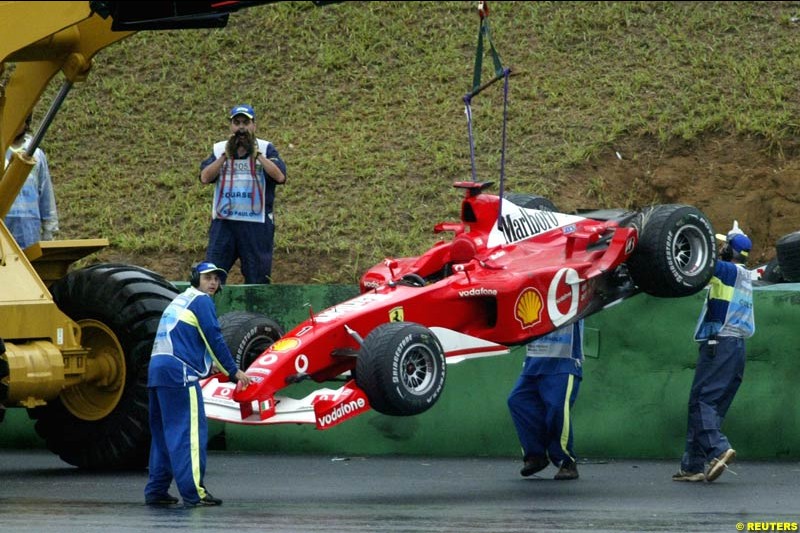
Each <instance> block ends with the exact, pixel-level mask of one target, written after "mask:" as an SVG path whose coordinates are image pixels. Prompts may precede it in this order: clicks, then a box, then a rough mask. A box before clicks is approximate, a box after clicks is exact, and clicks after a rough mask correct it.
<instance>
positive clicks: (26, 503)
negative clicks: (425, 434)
mask: <svg viewBox="0 0 800 533" xmlns="http://www.w3.org/2000/svg"><path fill="white" fill-rule="evenodd" d="M519 467H520V464H519V462H518V461H516V460H512V459H502V458H500V459H498V458H427V457H325V456H311V457H309V456H274V455H243V454H231V453H219V452H212V453H211V454H210V455H209V464H208V471H207V473H206V485H207V486H208V488H209V490H210V491H211V492H212V493H213V494H214V495H215V496H217V497H219V498H222V499H223V500H224V504H223V505H222V506H221V507H206V508H196V509H183V508H182V507H180V506H178V505H176V506H173V507H170V508H151V507H148V506H146V505H144V503H143V494H142V491H143V488H144V485H145V482H146V480H147V474H146V472H144V471H141V472H123V473H92V472H83V471H79V470H77V469H74V468H72V467H69V466H68V465H66V464H65V463H63V462H61V461H60V459H58V458H57V457H56V456H54V455H51V454H49V453H48V452H45V451H39V450H37V451H0V531H3V532H6V531H8V532H29V531H30V532H37V533H49V532H72V531H76V532H104V533H109V532H117V531H126V532H127V531H137V532H139V531H141V532H144V531H204V532H205V531H220V532H222V531H226V532H240V531H280V532H283V531H286V532H317V531H323V532H392V533H394V532H426V533H427V532H450V531H453V532H471V531H480V532H490V533H494V532H497V533H501V532H517V531H702V532H707V531H726V532H735V531H739V529H738V528H737V524H742V525H743V529H744V530H745V531H747V530H748V523H749V525H750V530H753V528H754V527H761V528H762V529H760V530H762V531H763V530H765V529H764V528H765V527H766V528H771V529H766V530H772V531H778V530H788V531H792V530H794V531H797V529H796V528H797V524H798V521H800V463H797V462H792V463H770V462H740V463H735V464H734V465H733V466H732V470H733V471H734V472H735V473H734V472H731V471H728V472H726V473H725V474H723V475H722V477H720V478H719V479H718V480H717V481H715V482H714V483H677V482H673V481H671V479H670V476H671V474H672V473H673V472H674V471H675V470H676V463H675V462H674V461H670V462H667V461H592V460H589V461H586V462H581V463H580V464H579V470H580V475H581V478H580V479H579V480H576V481H554V480H553V479H552V476H553V474H555V469H554V468H553V467H548V468H547V469H546V470H544V471H543V472H542V473H541V475H537V476H535V477H531V478H522V477H520V476H519V474H518V470H519ZM173 492H174V488H173ZM753 524H756V525H755V526H754V525H753ZM770 524H775V525H772V526H770ZM777 524H787V525H786V526H783V529H777ZM792 527H794V528H795V529H792Z"/></svg>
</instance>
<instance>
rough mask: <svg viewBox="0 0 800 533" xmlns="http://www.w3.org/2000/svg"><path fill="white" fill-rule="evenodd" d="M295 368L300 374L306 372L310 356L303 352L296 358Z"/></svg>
mask: <svg viewBox="0 0 800 533" xmlns="http://www.w3.org/2000/svg"><path fill="white" fill-rule="evenodd" d="M294 369H295V370H297V372H299V373H300V374H304V373H305V371H306V370H308V356H307V355H306V354H304V353H301V354H300V355H298V356H297V357H296V358H295V360H294Z"/></svg>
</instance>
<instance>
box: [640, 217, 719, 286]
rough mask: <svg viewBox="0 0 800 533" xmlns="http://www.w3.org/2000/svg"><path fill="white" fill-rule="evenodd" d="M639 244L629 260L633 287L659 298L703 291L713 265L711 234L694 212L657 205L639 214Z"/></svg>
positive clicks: (702, 219) (712, 270)
mask: <svg viewBox="0 0 800 533" xmlns="http://www.w3.org/2000/svg"><path fill="white" fill-rule="evenodd" d="M642 215H643V217H642V226H643V227H642V231H641V234H640V236H639V244H638V245H637V246H636V250H634V252H633V255H632V256H631V257H630V259H629V260H628V262H627V264H628V268H629V270H630V274H631V277H632V278H633V281H634V283H635V284H636V285H637V286H638V287H639V288H640V289H641V290H643V291H644V292H646V293H648V294H651V295H653V296H660V297H681V296H688V295H690V294H694V293H696V292H698V291H700V290H701V289H703V288H704V287H705V286H706V285H707V284H708V282H709V281H710V280H711V276H712V275H713V273H714V262H715V261H716V249H715V247H714V230H713V228H712V227H711V222H709V220H708V218H707V217H706V216H705V215H704V214H703V213H702V212H701V211H700V210H698V209H697V208H695V207H692V206H688V205H656V206H651V207H648V208H645V209H644V210H643V211H642Z"/></svg>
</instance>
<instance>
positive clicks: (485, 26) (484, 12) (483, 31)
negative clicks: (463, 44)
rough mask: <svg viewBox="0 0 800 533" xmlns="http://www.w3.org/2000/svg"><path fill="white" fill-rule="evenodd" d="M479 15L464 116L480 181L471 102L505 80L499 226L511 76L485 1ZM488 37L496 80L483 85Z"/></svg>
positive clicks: (481, 1) (499, 222)
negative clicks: (469, 88)
mask: <svg viewBox="0 0 800 533" xmlns="http://www.w3.org/2000/svg"><path fill="white" fill-rule="evenodd" d="M478 15H479V16H480V19H481V23H480V26H479V28H478V46H477V49H476V50H475V68H474V70H473V73H472V90H471V91H470V92H469V93H467V94H466V95H465V96H464V114H465V115H467V133H468V136H469V158H470V164H471V167H472V181H473V182H475V181H478V175H477V170H476V168H475V140H474V137H473V135H472V107H471V105H470V104H471V102H472V98H473V97H474V96H477V95H478V94H479V93H480V92H481V91H483V90H484V89H486V88H487V87H489V86H490V85H492V84H493V83H495V82H496V81H499V80H500V79H503V80H504V83H503V135H502V149H501V151H500V206H499V207H498V212H497V218H498V224H502V220H503V218H502V204H503V202H502V199H503V192H504V188H505V167H506V124H507V122H508V78H509V76H511V69H510V68H503V62H502V61H501V60H500V55H499V54H498V53H497V50H495V47H494V44H493V43H492V34H491V31H490V30H489V6H488V5H487V3H486V1H485V0H480V1H479V2H478ZM484 35H486V42H487V43H488V44H489V51H490V53H491V56H492V63H493V64H494V73H495V75H494V78H492V79H491V80H489V81H488V82H486V83H485V84H484V85H481V70H482V69H483V36H484Z"/></svg>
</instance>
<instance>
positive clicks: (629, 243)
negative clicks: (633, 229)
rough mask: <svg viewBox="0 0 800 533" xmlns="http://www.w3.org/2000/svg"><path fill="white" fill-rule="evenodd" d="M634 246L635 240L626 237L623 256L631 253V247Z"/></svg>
mask: <svg viewBox="0 0 800 533" xmlns="http://www.w3.org/2000/svg"><path fill="white" fill-rule="evenodd" d="M635 245H636V239H634V238H633V237H628V240H627V241H625V255H630V254H631V253H633V247H634V246H635Z"/></svg>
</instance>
